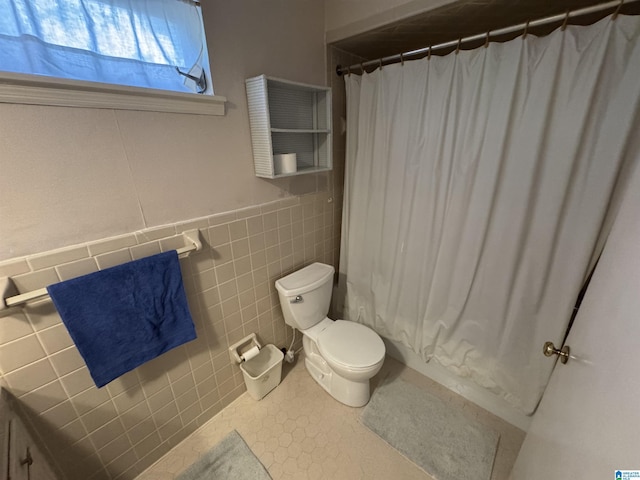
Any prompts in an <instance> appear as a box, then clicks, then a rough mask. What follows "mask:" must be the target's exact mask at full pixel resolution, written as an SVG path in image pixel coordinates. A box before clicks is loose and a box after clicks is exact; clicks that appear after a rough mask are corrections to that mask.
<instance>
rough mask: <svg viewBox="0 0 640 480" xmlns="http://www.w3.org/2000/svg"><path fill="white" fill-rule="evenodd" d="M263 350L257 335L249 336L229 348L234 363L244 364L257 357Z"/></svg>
mask: <svg viewBox="0 0 640 480" xmlns="http://www.w3.org/2000/svg"><path fill="white" fill-rule="evenodd" d="M261 348H262V345H260V342H258V338H257V337H256V334H255V333H252V334H251V335H247V336H246V337H244V338H243V339H242V340H240V341H238V342H236V343H234V344H233V345H231V346H230V347H229V356H230V357H231V361H232V362H236V363H242V362H245V361H247V360H251V359H252V358H253V357H255V356H256V355H257V354H258V353H259V352H260V349H261Z"/></svg>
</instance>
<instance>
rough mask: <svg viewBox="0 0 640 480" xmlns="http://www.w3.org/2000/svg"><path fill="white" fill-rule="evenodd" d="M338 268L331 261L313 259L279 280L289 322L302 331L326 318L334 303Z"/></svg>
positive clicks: (283, 311)
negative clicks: (327, 263) (334, 273)
mask: <svg viewBox="0 0 640 480" xmlns="http://www.w3.org/2000/svg"><path fill="white" fill-rule="evenodd" d="M334 271H335V270H334V268H333V267H332V266H331V265H325V264H324V263H313V264H311V265H309V266H307V267H304V268H301V269H300V270H297V271H295V272H293V273H291V274H289V275H287V276H286V277H282V278H281V279H279V280H276V289H277V290H278V296H279V297H280V306H281V307H282V313H283V314H284V321H285V323H286V324H287V325H289V326H291V327H293V328H297V329H298V330H300V331H302V330H306V329H308V328H311V327H313V326H314V325H315V324H316V323H318V322H320V321H322V320H324V319H325V318H326V316H327V313H329V305H330V303H331V292H332V289H333V272H334Z"/></svg>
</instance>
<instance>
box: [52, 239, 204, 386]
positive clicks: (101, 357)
mask: <svg viewBox="0 0 640 480" xmlns="http://www.w3.org/2000/svg"><path fill="white" fill-rule="evenodd" d="M47 291H48V292H49V295H50V296H51V299H52V300H53V303H54V304H55V306H56V308H57V309H58V312H59V313H60V316H61V317H62V321H63V322H64V324H65V326H66V327H67V330H69V334H70V335H71V338H72V339H73V341H74V342H75V344H76V346H77V347H78V350H79V351H80V354H81V355H82V358H84V361H85V362H86V364H87V367H88V368H89V372H90V373H91V377H92V378H93V381H94V382H95V383H96V385H97V386H98V387H102V386H104V385H106V384H107V383H109V382H110V381H112V380H114V379H115V378H117V377H119V376H120V375H123V374H124V373H126V372H128V371H129V370H133V369H134V368H136V367H137V366H139V365H142V364H143V363H144V362H147V361H149V360H151V359H153V358H155V357H157V356H158V355H161V354H162V353H164V352H166V351H168V350H171V349H172V348H175V347H177V346H178V345H182V344H183V343H186V342H188V341H190V340H193V339H195V338H196V332H195V329H194V327H193V320H192V318H191V314H190V313H189V306H188V305H187V297H186V295H185V292H184V286H183V284H182V274H181V272H180V263H179V261H178V254H177V252H176V251H175V250H172V251H170V252H165V253H161V254H159V255H154V256H152V257H147V258H143V259H141V260H136V261H133V262H129V263H125V264H124V265H118V266H116V267H112V268H107V269H105V270H102V271H100V272H95V273H90V274H89V275H84V276H82V277H78V278H74V279H71V280H67V281H65V282H60V283H56V284H54V285H49V286H48V287H47Z"/></svg>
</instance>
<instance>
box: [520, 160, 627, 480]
mask: <svg viewBox="0 0 640 480" xmlns="http://www.w3.org/2000/svg"><path fill="white" fill-rule="evenodd" d="M566 344H567V345H569V346H570V348H571V358H570V359H569V361H568V363H567V364H566V365H562V364H561V363H560V362H558V363H557V364H556V367H555V370H554V371H553V374H552V376H551V381H550V382H549V385H548V386H547V389H546V391H545V394H544V397H543V398H542V401H541V403H540V406H539V408H538V411H537V412H536V414H535V416H534V419H533V422H532V425H531V428H530V430H529V432H528V434H527V436H526V438H525V441H524V444H523V445H522V449H521V450H520V454H519V455H518V459H517V460H516V464H515V466H514V468H513V471H512V472H511V479H512V480H542V479H556V478H557V479H560V478H562V479H569V478H576V479H578V478H579V479H581V480H591V479H593V480H607V479H612V480H614V479H615V478H616V476H615V472H616V471H617V470H640V168H636V172H635V175H634V178H633V179H631V182H630V183H629V188H628V189H627V192H626V194H625V196H624V199H623V201H622V205H621V209H620V212H619V214H618V217H617V218H616V220H615V223H614V225H613V229H612V231H611V235H610V237H609V240H608V241H607V244H606V246H605V248H604V252H603V254H602V257H601V259H600V262H599V265H598V267H597V268H596V271H595V273H594V276H593V279H592V281H591V285H590V286H589V288H588V290H587V293H586V296H585V298H584V300H583V303H582V306H581V308H580V311H579V313H578V316H577V318H576V320H575V323H574V325H573V328H572V329H571V332H570V334H569V337H568V339H567V342H566ZM540 355H542V345H540ZM549 361H554V360H553V359H551V358H550V359H549Z"/></svg>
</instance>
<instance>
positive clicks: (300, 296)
mask: <svg viewBox="0 0 640 480" xmlns="http://www.w3.org/2000/svg"><path fill="white" fill-rule="evenodd" d="M302 302H304V298H302V295H296V296H295V298H293V299H292V300H289V303H302Z"/></svg>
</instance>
